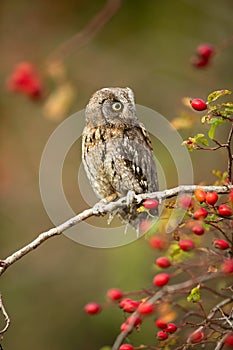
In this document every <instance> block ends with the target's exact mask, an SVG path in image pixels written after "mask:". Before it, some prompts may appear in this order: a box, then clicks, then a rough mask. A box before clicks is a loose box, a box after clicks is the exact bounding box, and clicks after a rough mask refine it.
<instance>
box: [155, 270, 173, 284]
mask: <svg viewBox="0 0 233 350" xmlns="http://www.w3.org/2000/svg"><path fill="white" fill-rule="evenodd" d="M169 280H170V276H169V275H168V274H167V273H158V275H156V276H155V277H154V279H153V284H154V285H155V286H157V287H162V286H165V284H167V283H168V282H169Z"/></svg>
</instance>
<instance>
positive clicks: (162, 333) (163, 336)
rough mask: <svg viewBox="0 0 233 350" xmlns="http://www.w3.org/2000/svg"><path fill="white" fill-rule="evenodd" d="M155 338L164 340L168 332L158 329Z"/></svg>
mask: <svg viewBox="0 0 233 350" xmlns="http://www.w3.org/2000/svg"><path fill="white" fill-rule="evenodd" d="M157 338H158V339H159V340H166V339H167V338H168V334H167V333H165V332H163V331H159V332H157Z"/></svg>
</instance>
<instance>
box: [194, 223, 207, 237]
mask: <svg viewBox="0 0 233 350" xmlns="http://www.w3.org/2000/svg"><path fill="white" fill-rule="evenodd" d="M192 231H193V233H195V235H197V236H201V235H203V233H205V229H204V227H203V226H201V225H195V226H193V228H192Z"/></svg>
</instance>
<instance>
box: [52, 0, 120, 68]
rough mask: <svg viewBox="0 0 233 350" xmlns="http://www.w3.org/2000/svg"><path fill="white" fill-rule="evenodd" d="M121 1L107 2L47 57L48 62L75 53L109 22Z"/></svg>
mask: <svg viewBox="0 0 233 350" xmlns="http://www.w3.org/2000/svg"><path fill="white" fill-rule="evenodd" d="M122 2H123V0H108V1H107V2H106V4H105V5H104V7H103V8H102V9H101V11H100V12H98V13H97V14H96V15H95V16H94V17H93V18H92V19H91V20H90V21H89V22H88V23H87V25H86V26H85V27H84V29H83V30H81V31H80V32H78V33H77V34H75V35H74V36H73V37H71V38H70V39H69V40H67V41H66V42H65V43H63V44H62V45H61V46H59V47H58V48H57V49H56V50H55V51H54V52H53V53H52V54H51V55H50V57H49V62H53V61H57V60H58V61H62V60H64V59H65V58H66V57H67V56H69V55H71V54H73V53H74V52H75V51H76V52H77V51H78V50H80V49H81V48H82V47H83V46H85V45H87V44H88V42H89V41H90V40H91V39H92V38H93V37H94V36H95V35H96V34H97V33H98V32H99V31H100V30H101V29H102V28H103V27H104V26H105V25H106V24H107V22H109V21H110V19H111V18H112V17H113V16H114V15H115V14H116V13H117V11H118V10H119V9H120V7H121V5H122Z"/></svg>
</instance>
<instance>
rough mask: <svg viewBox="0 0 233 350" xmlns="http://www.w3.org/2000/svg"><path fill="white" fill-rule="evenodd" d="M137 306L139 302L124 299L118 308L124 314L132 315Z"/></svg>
mask: <svg viewBox="0 0 233 350" xmlns="http://www.w3.org/2000/svg"><path fill="white" fill-rule="evenodd" d="M139 304H140V302H138V301H136V300H132V299H129V298H126V299H122V300H121V302H120V305H119V306H120V308H122V309H123V310H124V311H125V312H129V313H132V312H134V311H135V310H136V309H137V308H138V306H139Z"/></svg>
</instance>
